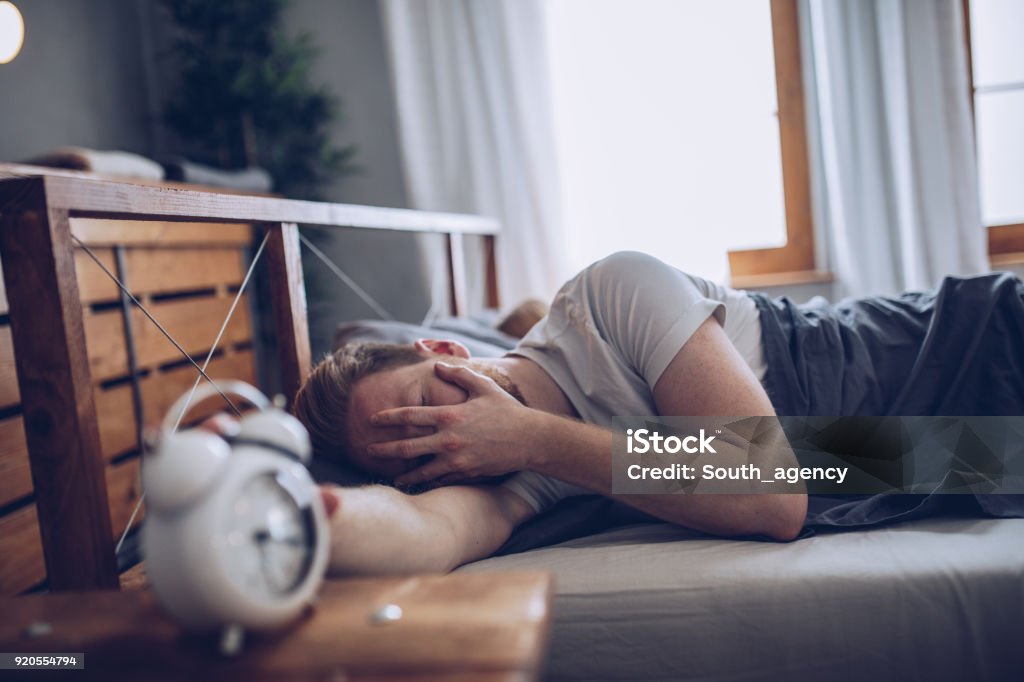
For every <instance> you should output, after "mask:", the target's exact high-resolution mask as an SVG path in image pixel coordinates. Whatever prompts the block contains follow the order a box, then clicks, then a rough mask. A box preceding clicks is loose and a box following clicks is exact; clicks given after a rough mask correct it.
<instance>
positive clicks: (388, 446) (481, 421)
mask: <svg viewBox="0 0 1024 682" xmlns="http://www.w3.org/2000/svg"><path fill="white" fill-rule="evenodd" d="M434 371H435V372H436V373H437V376H438V377H440V378H441V379H443V380H444V381H447V382H449V383H452V384H455V385H456V386H459V387H460V388H462V389H463V390H464V391H466V393H467V395H468V398H467V400H466V401H465V402H463V403H460V404H457V405H445V406H439V407H399V408H395V409H390V410H383V411H382V412H378V413H377V414H375V415H374V416H373V423H374V424H376V425H399V426H401V425H415V426H430V427H433V428H434V429H435V432H434V433H432V434H430V435H428V436H421V437H419V438H410V439H405V440H396V441H388V442H384V443H375V444H373V445H370V446H369V448H368V450H369V454H370V455H371V456H373V457H392V458H394V457H397V458H402V459H409V458H413V457H421V456H423V455H433V456H434V458H433V459H432V460H431V461H429V462H428V463H426V464H424V465H423V466H421V467H419V468H417V469H413V470H412V471H409V472H406V473H405V474H402V475H401V476H399V477H398V478H396V479H395V483H396V484H397V485H402V486H407V485H419V484H423V483H427V482H431V481H433V482H436V483H438V484H442V483H454V482H457V481H461V480H465V479H469V478H479V477H483V476H500V475H502V474H507V473H509V472H512V471H520V470H524V469H528V468H529V464H530V462H529V461H528V455H529V453H530V451H531V449H530V448H528V447H523V438H524V435H526V434H528V433H529V432H530V424H531V419H532V418H533V417H534V416H535V413H536V411H535V410H532V409H530V408H528V407H526V406H524V405H522V404H521V403H520V402H519V401H518V400H516V399H515V398H513V397H512V396H511V395H509V394H508V393H506V392H505V391H504V390H502V389H501V388H500V387H499V386H498V384H497V383H495V382H494V380H493V379H491V378H489V377H485V376H483V375H482V374H479V373H477V372H474V371H473V370H472V369H470V368H469V367H465V366H455V365H448V364H445V363H443V362H438V363H436V364H435V365H434Z"/></svg>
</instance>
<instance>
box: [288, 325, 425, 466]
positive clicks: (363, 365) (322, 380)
mask: <svg viewBox="0 0 1024 682" xmlns="http://www.w3.org/2000/svg"><path fill="white" fill-rule="evenodd" d="M424 359H425V356H424V355H423V354H422V353H420V352H419V351H418V350H416V349H415V348H413V347H412V346H406V345H399V344H393V343H353V344H348V345H345V346H342V347H341V348H339V349H338V350H336V351H334V352H333V353H331V354H330V355H328V356H327V357H326V358H324V359H323V360H322V361H321V362H320V364H318V365H317V366H316V367H314V368H313V371H312V372H310V374H309V376H308V377H307V378H306V381H305V382H304V383H303V384H302V386H301V387H300V388H299V391H298V393H297V394H296V395H295V403H294V405H293V406H292V412H293V413H294V414H295V416H296V418H297V419H298V420H299V421H300V422H302V425H303V426H305V427H306V430H307V431H309V439H310V441H311V442H312V444H313V451H314V452H315V453H316V454H317V455H318V456H321V457H326V458H329V459H346V458H348V456H349V454H350V452H351V447H352V444H351V441H350V440H349V424H348V414H349V408H350V405H349V403H350V401H351V398H352V389H353V388H354V387H355V385H356V384H357V383H359V381H361V380H362V379H364V378H365V377H367V376H369V375H371V374H375V373H377V372H384V371H387V370H389V369H396V368H398V367H405V366H407V365H414V364H416V363H417V362H421V361H423V360H424Z"/></svg>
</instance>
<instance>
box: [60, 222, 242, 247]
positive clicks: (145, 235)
mask: <svg viewBox="0 0 1024 682" xmlns="http://www.w3.org/2000/svg"><path fill="white" fill-rule="evenodd" d="M71 232H72V234H74V235H75V236H76V237H78V238H79V239H81V240H82V241H83V242H84V243H86V244H88V245H89V246H114V245H117V244H120V245H122V246H192V245H195V246H235V247H239V246H246V245H248V244H249V243H250V242H251V241H252V229H251V228H250V227H249V226H248V225H223V224H221V225H210V224H209V223H168V222H155V221H154V222H141V221H137V220H101V219H95V218H72V219H71Z"/></svg>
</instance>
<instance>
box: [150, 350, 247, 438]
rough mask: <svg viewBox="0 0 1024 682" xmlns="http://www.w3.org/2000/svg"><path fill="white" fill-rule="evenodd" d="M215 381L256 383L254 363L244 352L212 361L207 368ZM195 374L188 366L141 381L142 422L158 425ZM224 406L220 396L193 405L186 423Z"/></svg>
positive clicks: (189, 385) (188, 387) (187, 387)
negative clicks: (226, 380)
mask: <svg viewBox="0 0 1024 682" xmlns="http://www.w3.org/2000/svg"><path fill="white" fill-rule="evenodd" d="M207 374H209V375H210V376H211V377H212V378H213V379H214V380H215V381H217V380H221V379H239V380H241V381H245V382H247V383H250V384H254V383H256V362H255V356H254V354H253V353H252V351H249V350H245V351H240V352H237V353H234V354H233V355H227V356H222V357H219V358H214V360H212V361H211V362H210V366H209V367H208V368H207ZM195 377H196V371H195V369H194V368H191V367H180V368H176V369H174V370H172V371H169V372H164V373H161V374H159V375H158V376H156V377H147V379H145V380H144V381H143V382H142V385H141V389H142V404H143V405H144V406H145V410H146V421H147V425H149V426H153V427H156V426H159V423H160V420H162V419H163V416H164V415H165V414H166V413H167V410H169V409H170V407H171V405H173V404H174V401H175V400H177V399H178V398H179V397H180V396H181V395H182V394H183V393H184V392H185V391H187V390H189V389H190V388H192V384H193V383H194V382H195ZM224 407H225V405H224V401H223V399H222V398H221V397H220V396H216V397H214V398H210V400H208V401H206V402H205V404H203V403H197V405H196V407H195V408H194V409H192V410H191V411H190V412H189V421H190V422H191V421H195V420H196V419H200V418H202V417H204V416H209V415H210V414H213V413H215V412H220V411H221V410H223V409H224Z"/></svg>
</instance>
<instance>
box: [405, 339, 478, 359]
mask: <svg viewBox="0 0 1024 682" xmlns="http://www.w3.org/2000/svg"><path fill="white" fill-rule="evenodd" d="M413 347H414V348H416V350H418V351H420V352H421V353H433V354H434V355H451V356H454V357H457V358H463V359H464V360H468V359H469V349H468V348H466V347H465V346H463V345H462V344H461V343H459V342H458V341H446V340H444V339H417V340H416V343H414V344H413Z"/></svg>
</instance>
